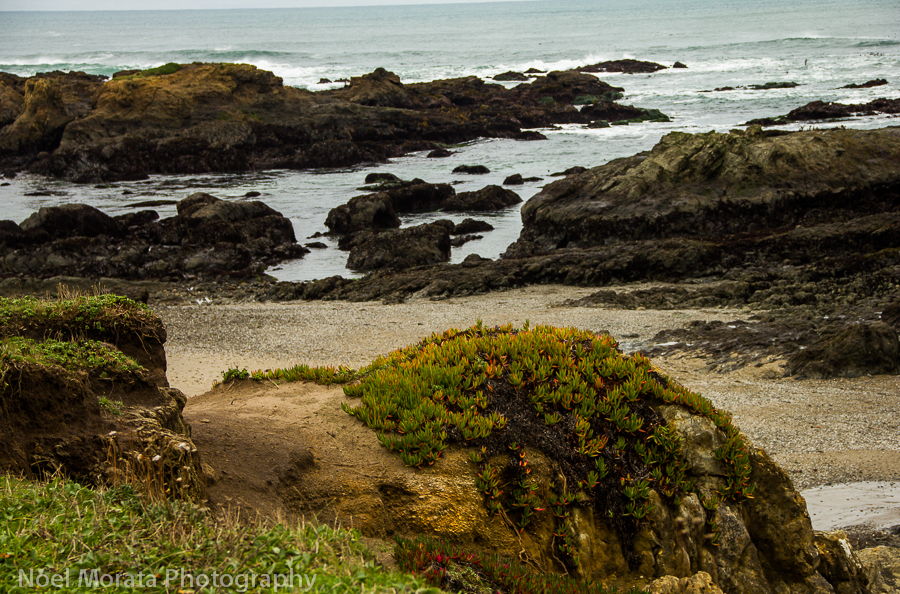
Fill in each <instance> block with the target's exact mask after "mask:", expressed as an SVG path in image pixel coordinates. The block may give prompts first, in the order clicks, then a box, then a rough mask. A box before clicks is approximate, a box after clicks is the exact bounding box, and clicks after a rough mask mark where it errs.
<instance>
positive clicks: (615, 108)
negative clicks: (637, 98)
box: [581, 101, 669, 123]
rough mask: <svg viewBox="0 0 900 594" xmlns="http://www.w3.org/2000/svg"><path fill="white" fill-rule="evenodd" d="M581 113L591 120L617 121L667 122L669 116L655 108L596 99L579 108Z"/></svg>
mask: <svg viewBox="0 0 900 594" xmlns="http://www.w3.org/2000/svg"><path fill="white" fill-rule="evenodd" d="M581 115H583V116H584V117H586V118H588V119H590V120H591V121H596V120H605V121H608V122H612V123H618V122H646V121H651V122H668V121H669V118H668V116H666V115H665V114H663V113H662V112H660V111H659V110H656V109H644V108H642V107H634V106H633V105H619V104H618V103H613V102H612V101H597V102H596V103H594V104H593V105H590V106H588V107H585V108H584V109H582V110H581Z"/></svg>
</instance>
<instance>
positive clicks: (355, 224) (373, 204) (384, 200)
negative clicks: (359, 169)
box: [325, 192, 400, 234]
mask: <svg viewBox="0 0 900 594" xmlns="http://www.w3.org/2000/svg"><path fill="white" fill-rule="evenodd" d="M325 226H326V227H328V230H329V231H331V232H332V233H342V234H343V233H353V232H356V231H362V230H364V229H394V228H397V227H399V226H400V217H398V216H397V212H396V211H395V210H394V207H393V204H392V201H391V198H390V196H388V195H387V194H386V193H384V192H379V193H377V194H365V195H363V196H355V197H353V198H351V199H350V200H349V201H348V202H347V203H346V204H341V205H340V206H336V207H334V208H332V209H331V210H330V211H328V216H327V217H325Z"/></svg>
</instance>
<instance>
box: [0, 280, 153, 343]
mask: <svg viewBox="0 0 900 594" xmlns="http://www.w3.org/2000/svg"><path fill="white" fill-rule="evenodd" d="M34 332H38V333H39V334H40V335H41V336H47V337H52V338H57V339H72V338H77V337H81V336H84V335H85V334H86V333H91V334H98V335H102V336H109V337H118V336H120V335H126V334H133V335H136V336H138V337H156V338H159V337H160V336H161V335H162V332H163V326H162V322H160V320H159V318H158V317H157V316H156V315H155V314H154V313H153V312H152V311H150V308H148V307H147V306H146V305H144V304H143V303H138V302H136V301H132V300H131V299H128V298H127V297H122V296H120V295H73V294H67V293H66V292H65V291H61V296H60V297H59V298H58V299H38V298H37V297H31V296H28V297H21V298H18V299H9V298H6V297H0V336H27V335H28V334H29V333H34Z"/></svg>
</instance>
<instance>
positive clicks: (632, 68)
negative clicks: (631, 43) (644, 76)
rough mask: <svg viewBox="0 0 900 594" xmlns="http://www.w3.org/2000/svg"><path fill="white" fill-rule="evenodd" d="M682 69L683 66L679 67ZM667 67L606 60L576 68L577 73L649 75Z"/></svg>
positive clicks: (636, 61) (632, 61)
mask: <svg viewBox="0 0 900 594" xmlns="http://www.w3.org/2000/svg"><path fill="white" fill-rule="evenodd" d="M681 67H682V68H684V66H683V65H682V66H681ZM666 68H667V67H666V66H663V65H662V64H657V63H656V62H647V61H644V60H632V59H624V60H608V61H606V62H600V63H598V64H591V65H589V66H579V67H578V68H576V70H578V71H579V72H624V73H625V74H635V73H650V72H656V71H658V70H665V69H666Z"/></svg>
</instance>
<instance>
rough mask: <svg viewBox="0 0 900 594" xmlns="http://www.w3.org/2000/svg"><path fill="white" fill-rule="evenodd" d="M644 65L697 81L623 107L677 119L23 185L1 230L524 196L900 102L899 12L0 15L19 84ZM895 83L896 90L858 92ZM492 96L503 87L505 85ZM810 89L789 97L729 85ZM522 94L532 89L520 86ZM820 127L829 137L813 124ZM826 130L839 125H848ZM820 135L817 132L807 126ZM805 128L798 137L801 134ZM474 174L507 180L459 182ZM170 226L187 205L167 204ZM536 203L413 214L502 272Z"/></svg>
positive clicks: (640, 83) (847, 8) (653, 5)
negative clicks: (439, 187) (76, 205)
mask: <svg viewBox="0 0 900 594" xmlns="http://www.w3.org/2000/svg"><path fill="white" fill-rule="evenodd" d="M622 58H635V59H640V60H649V61H654V62H659V63H661V64H664V65H666V66H672V65H673V64H674V62H676V61H680V62H682V63H684V64H686V65H687V66H688V68H687V69H671V68H670V69H667V70H662V71H659V72H656V73H653V74H601V75H600V78H601V79H602V80H604V81H606V82H608V83H610V84H612V85H615V86H620V87H624V88H625V97H624V99H622V100H621V101H620V102H621V103H624V104H628V105H636V106H639V107H648V108H656V109H659V110H661V111H662V112H663V113H665V114H667V115H668V116H669V117H670V118H671V119H672V121H671V122H670V123H643V124H636V125H635V124H632V125H629V126H616V127H612V128H604V129H596V130H592V129H588V128H586V127H583V126H580V125H564V126H559V127H556V128H554V129H549V130H541V132H542V133H543V134H545V135H546V136H547V140H546V141H532V142H521V141H513V140H496V139H489V140H479V141H474V142H471V143H468V144H465V145H463V146H459V147H456V148H455V149H454V151H455V154H454V155H453V156H451V157H450V158H447V159H427V158H426V157H425V155H424V153H421V154H412V155H409V156H407V157H404V158H400V159H395V160H393V161H391V162H390V163H387V164H363V165H360V166H358V167H354V168H351V169H341V170H329V171H301V172H297V171H269V172H252V173H244V174H214V175H188V176H151V178H150V179H149V180H146V181H142V182H124V183H116V184H108V185H103V186H96V187H95V186H80V185H74V184H70V183H67V182H64V181H60V180H52V179H47V178H40V177H36V176H30V175H20V176H18V177H16V178H15V179H13V180H6V181H7V182H8V183H9V185H5V186H0V205H2V207H0V208H2V213H0V218H3V219H12V220H14V221H16V222H21V221H22V220H24V219H25V218H26V217H27V216H28V215H29V214H30V213H31V212H33V211H35V210H37V209H38V208H40V207H41V206H49V205H58V204H64V203H69V202H83V203H87V204H91V205H93V206H96V207H98V208H100V209H101V210H104V211H105V212H107V213H109V214H113V215H115V214H121V213H124V212H128V211H130V210H132V209H131V208H130V205H131V204H133V203H135V202H138V201H143V200H149V199H154V200H159V199H168V200H180V199H181V198H184V197H186V196H187V195H189V194H190V193H193V192H198V191H204V192H209V193H211V194H213V195H216V196H219V197H221V198H240V197H242V196H243V195H244V194H245V193H247V192H250V191H256V192H260V193H261V194H262V195H261V196H260V198H258V199H260V200H262V201H264V202H265V203H267V204H269V205H270V206H272V207H273V208H275V209H276V210H278V211H280V212H282V213H283V214H284V215H285V216H288V217H289V218H290V219H291V221H292V222H293V224H294V229H295V232H296V234H297V237H298V240H299V241H300V242H301V243H305V242H307V241H308V240H307V238H308V237H310V236H311V235H313V234H315V233H317V232H325V231H327V228H326V227H325V225H324V221H325V217H326V216H327V214H328V211H329V210H330V209H332V208H334V207H335V206H337V205H339V204H343V203H345V202H346V201H347V200H349V199H350V198H351V197H353V196H355V195H358V194H360V193H362V191H361V190H359V189H358V188H359V187H360V186H362V185H363V180H364V178H365V176H366V174H368V173H370V172H372V171H384V172H390V173H394V174H396V175H398V176H399V177H401V178H403V179H413V178H416V177H418V178H421V179H424V180H426V181H429V182H434V183H439V182H449V183H454V184H456V185H455V188H456V190H457V191H458V192H461V191H470V190H477V189H480V188H482V187H484V186H486V185H489V184H501V183H502V182H503V180H504V179H505V178H506V177H507V176H509V175H512V174H513V173H520V174H522V175H523V176H525V177H531V176H536V177H540V178H542V181H540V182H534V183H530V184H526V185H524V186H513V187H511V189H513V190H514V191H516V192H517V193H518V194H519V195H520V196H521V197H522V199H523V200H527V199H528V198H530V197H531V196H533V195H534V194H535V193H537V192H538V191H539V190H540V188H541V187H542V186H543V185H544V184H546V183H549V182H550V181H552V180H553V179H554V178H553V177H551V174H553V173H556V172H560V171H563V170H565V169H568V168H569V167H572V166H575V165H580V166H585V167H593V166H597V165H602V164H603V163H606V162H608V161H610V160H611V159H614V158H617V157H623V156H627V155H632V154H634V153H637V152H640V151H643V150H648V149H650V148H651V147H652V146H653V145H654V144H655V143H656V142H657V141H658V140H659V139H660V138H661V137H662V136H663V135H664V134H666V133H668V132H671V131H676V130H678V131H684V132H706V131H709V130H718V131H727V130H730V129H733V128H736V127H740V125H741V124H742V123H744V122H746V121H747V120H750V119H752V118H758V117H764V116H775V115H781V114H784V113H787V112H788V111H790V110H791V109H794V108H796V107H799V106H801V105H805V104H806V103H808V102H810V101H814V100H823V101H837V102H842V103H865V102H868V101H871V100H872V99H875V98H878V97H889V98H897V97H900V10H898V7H897V3H896V0H849V1H848V0H841V1H834V0H795V1H786V0H779V1H777V2H776V1H774V0H762V1H758V2H730V1H721V0H671V1H665V2H664V1H662V0H654V1H651V0H626V1H620V2H611V1H608V2H607V1H603V2H596V1H585V0H554V1H538V2H497V3H473V4H441V5H419V6H376V7H352V8H305V9H268V10H262V9H259V10H258V9H254V10H182V11H115V12H113V11H109V12H103V11H94V12H90V11H84V12H0V71H5V72H11V73H14V74H18V75H20V76H30V75H33V74H35V73H37V72H46V71H51V70H63V71H68V70H81V71H84V72H88V73H91V74H104V75H107V76H111V75H112V74H113V73H114V72H116V71H118V70H124V69H132V68H142V69H143V68H149V67H153V66H159V65H161V64H164V63H166V62H179V63H187V62H195V61H200V62H245V63H249V64H253V65H255V66H257V67H259V68H263V69H266V70H271V71H272V72H274V73H275V74H276V75H278V76H280V77H282V78H283V79H284V82H285V84H286V85H292V86H297V87H301V88H306V89H310V90H314V91H315V90H323V89H327V88H333V87H335V86H340V85H341V84H342V83H320V80H322V79H329V80H332V81H334V80H337V79H341V78H349V77H351V76H359V75H362V74H366V73H369V72H372V71H373V70H374V69H375V68H378V67H383V68H386V69H388V70H390V71H392V72H394V73H396V74H397V75H398V76H399V77H400V78H401V80H402V81H403V82H404V83H413V82H421V81H430V80H437V79H444V78H453V77H460V76H470V75H475V76H480V77H483V78H485V79H486V80H488V78H489V77H491V76H493V75H496V74H498V73H501V72H505V71H507V70H516V71H520V72H521V71H524V70H526V69H528V68H538V69H541V70H560V69H568V68H574V67H577V66H583V65H587V64H593V63H596V62H600V61H604V60H613V59H622ZM874 78H885V79H887V80H888V83H889V84H888V85H886V86H881V87H875V88H871V89H842V88H840V87H842V86H844V85H847V84H849V83H863V82H866V81H868V80H871V79H874ZM488 82H490V81H488ZM767 82H796V83H798V84H799V86H797V87H794V88H790V89H771V90H765V91H753V90H746V89H743V90H742V89H738V90H733V91H723V92H707V91H711V90H713V89H715V88H719V87H725V86H731V87H738V86H746V85H752V84H763V83H767ZM503 84H504V85H505V86H508V87H511V86H514V85H515V84H517V83H503ZM898 123H900V121H898V119H897V118H896V117H890V116H873V117H861V118H853V119H850V120H847V121H843V122H840V125H844V126H847V127H855V128H877V127H882V126H887V125H896V124H898ZM813 125H816V124H813ZM834 125H835V124H825V125H824V126H829V127H830V126H834ZM802 126H803V127H809V126H810V124H808V123H804V124H802ZM799 127H801V124H796V125H791V126H783V127H781V128H783V129H797V128H799ZM460 164H482V165H486V166H487V167H488V168H489V169H490V170H491V173H490V174H487V175H481V176H464V175H458V174H453V173H451V172H452V170H453V168H454V167H456V166H457V165H460ZM156 210H158V212H159V213H160V216H163V217H165V216H171V215H173V214H174V207H160V208H157V209H156ZM519 210H520V207H513V208H509V209H506V210H504V211H501V212H497V213H489V214H484V213H459V214H457V213H454V214H452V215H444V214H443V213H431V214H423V215H414V216H413V215H410V216H405V217H404V218H403V224H404V225H414V224H418V223H421V222H427V221H433V220H436V219H438V218H449V219H452V220H454V221H455V222H459V221H461V220H462V219H463V218H465V217H470V216H474V217H476V218H480V219H484V220H488V221H489V222H490V223H491V224H492V225H494V227H495V230H494V231H491V232H488V233H485V234H484V238H483V239H480V240H476V241H472V242H469V243H467V244H465V245H464V246H463V247H461V248H455V249H454V251H453V255H452V261H453V262H458V261H460V260H462V259H463V258H464V257H465V256H467V255H468V254H471V253H478V254H480V255H481V256H484V257H490V258H495V257H497V256H498V255H499V254H501V253H502V252H503V251H504V250H505V249H506V247H507V246H508V245H509V244H510V243H511V242H513V241H515V239H516V238H517V237H518V234H519V231H520V229H521V220H520V215H519ZM324 241H325V242H326V243H327V244H328V246H329V247H328V248H326V249H322V250H313V252H312V253H311V254H309V255H307V256H306V257H304V258H303V259H301V260H297V261H294V262H289V263H286V264H284V265H282V266H279V267H276V268H274V269H272V270H270V273H271V274H272V275H273V276H275V277H277V278H280V279H283V280H308V279H314V278H322V277H326V276H331V275H334V274H341V275H343V276H353V275H354V273H353V272H352V271H349V270H347V269H346V267H345V262H346V253H344V252H341V251H339V250H338V249H337V247H336V241H335V240H333V239H329V238H325V239H324Z"/></svg>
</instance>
